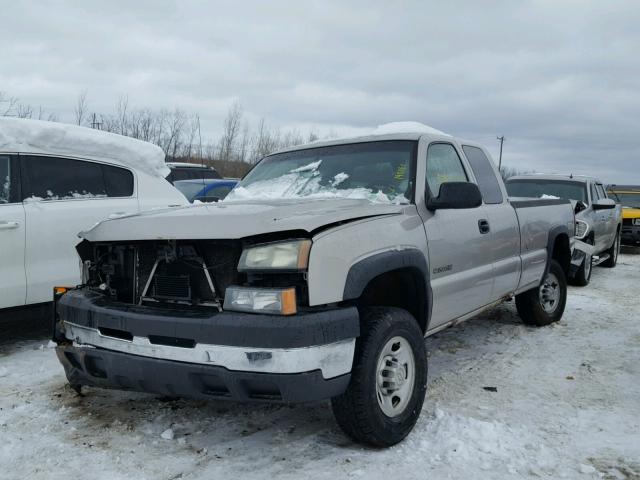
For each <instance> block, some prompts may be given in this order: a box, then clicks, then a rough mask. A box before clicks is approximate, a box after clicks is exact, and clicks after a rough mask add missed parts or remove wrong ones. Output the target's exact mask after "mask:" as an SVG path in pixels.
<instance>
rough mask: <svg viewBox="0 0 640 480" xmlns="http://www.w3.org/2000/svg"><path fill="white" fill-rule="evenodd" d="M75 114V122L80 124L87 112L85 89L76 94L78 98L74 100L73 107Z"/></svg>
mask: <svg viewBox="0 0 640 480" xmlns="http://www.w3.org/2000/svg"><path fill="white" fill-rule="evenodd" d="M73 111H74V113H75V116H76V124H77V125H82V122H83V121H84V119H85V116H86V114H87V91H86V90H83V91H82V92H80V94H79V95H78V100H77V101H76V107H75V108H74V109H73Z"/></svg>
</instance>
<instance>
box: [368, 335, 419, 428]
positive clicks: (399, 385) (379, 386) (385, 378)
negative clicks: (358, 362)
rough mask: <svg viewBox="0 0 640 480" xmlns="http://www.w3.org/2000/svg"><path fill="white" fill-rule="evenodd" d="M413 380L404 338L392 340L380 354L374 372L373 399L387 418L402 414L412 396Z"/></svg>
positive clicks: (410, 354)
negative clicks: (374, 396)
mask: <svg viewBox="0 0 640 480" xmlns="http://www.w3.org/2000/svg"><path fill="white" fill-rule="evenodd" d="M415 376H416V371H415V359H414V355H413V350H412V349H411V345H409V342H407V340H405V339H404V338H403V337H393V338H392V339H390V340H389V341H388V342H387V343H386V345H385V346H384V348H383V349H382V351H381V352H380V355H379V356H378V368H377V369H376V377H377V378H376V397H377V398H378V405H379V406H380V409H381V410H382V412H383V413H384V414H385V415H386V416H387V417H396V416H398V415H400V414H401V413H402V412H404V410H405V408H406V407H407V404H408V403H409V400H410V399H411V395H412V393H413V386H414V383H415Z"/></svg>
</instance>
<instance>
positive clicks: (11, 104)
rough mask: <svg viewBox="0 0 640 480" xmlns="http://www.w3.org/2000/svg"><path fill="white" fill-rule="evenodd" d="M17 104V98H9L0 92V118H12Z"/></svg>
mask: <svg viewBox="0 0 640 480" xmlns="http://www.w3.org/2000/svg"><path fill="white" fill-rule="evenodd" d="M17 103H18V99H17V98H15V97H9V96H8V95H7V94H6V93H4V92H0V117H12V116H13V112H14V109H15V107H16V105H17Z"/></svg>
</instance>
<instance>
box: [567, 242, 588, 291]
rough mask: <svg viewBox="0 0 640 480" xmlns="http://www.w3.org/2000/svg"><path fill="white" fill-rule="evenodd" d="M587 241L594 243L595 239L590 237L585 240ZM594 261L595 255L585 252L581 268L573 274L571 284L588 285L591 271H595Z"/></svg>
mask: <svg viewBox="0 0 640 480" xmlns="http://www.w3.org/2000/svg"><path fill="white" fill-rule="evenodd" d="M585 243H588V244H589V245H593V240H592V239H590V238H588V239H587V240H585ZM592 262H593V256H592V255H587V254H585V257H584V260H583V261H582V264H581V265H580V268H579V269H578V271H577V272H576V274H575V275H574V276H573V278H571V281H570V283H571V285H576V286H578V287H586V286H587V285H589V282H590V281H591V273H592V272H593V265H592Z"/></svg>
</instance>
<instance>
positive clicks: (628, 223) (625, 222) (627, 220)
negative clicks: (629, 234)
mask: <svg viewBox="0 0 640 480" xmlns="http://www.w3.org/2000/svg"><path fill="white" fill-rule="evenodd" d="M622 225H624V226H625V227H630V226H631V225H632V219H630V218H623V219H622Z"/></svg>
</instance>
